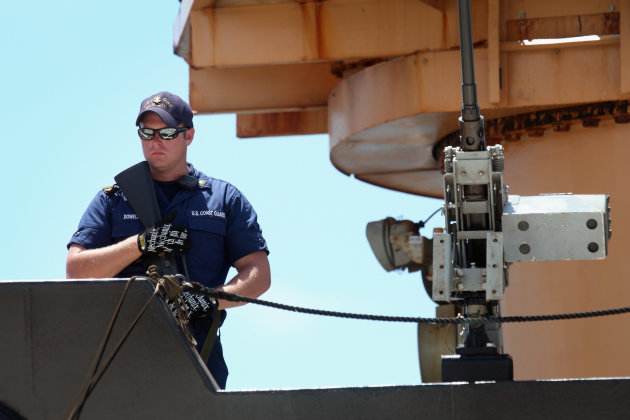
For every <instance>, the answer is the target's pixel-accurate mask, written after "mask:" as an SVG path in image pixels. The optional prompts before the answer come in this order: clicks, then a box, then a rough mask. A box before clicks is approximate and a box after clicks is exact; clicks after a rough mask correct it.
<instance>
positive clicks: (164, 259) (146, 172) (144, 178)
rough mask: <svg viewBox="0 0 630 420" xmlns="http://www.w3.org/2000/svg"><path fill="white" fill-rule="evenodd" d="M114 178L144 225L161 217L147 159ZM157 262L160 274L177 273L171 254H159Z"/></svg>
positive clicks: (152, 222) (146, 225) (150, 224)
mask: <svg viewBox="0 0 630 420" xmlns="http://www.w3.org/2000/svg"><path fill="white" fill-rule="evenodd" d="M114 180H115V181H116V184H117V185H118V186H119V187H120V189H121V190H122V192H123V194H125V197H126V198H127V201H128V202H129V205H130V206H131V208H132V209H133V210H134V211H135V212H136V215H137V216H138V218H139V219H140V221H141V222H142V224H143V225H144V227H147V228H148V227H149V226H152V225H153V224H154V223H155V222H157V221H159V220H160V219H162V214H161V212H160V206H159V204H158V201H157V196H156V195H155V186H154V185H153V177H151V170H150V169H149V164H148V163H147V161H142V162H140V163H136V164H135V165H133V166H131V167H129V168H127V169H125V170H124V171H122V172H121V173H119V174H118V175H116V176H115V177H114ZM157 262H158V266H159V267H160V272H161V273H162V274H177V264H176V263H175V258H174V257H173V256H161V257H160V258H159V260H158V261H157Z"/></svg>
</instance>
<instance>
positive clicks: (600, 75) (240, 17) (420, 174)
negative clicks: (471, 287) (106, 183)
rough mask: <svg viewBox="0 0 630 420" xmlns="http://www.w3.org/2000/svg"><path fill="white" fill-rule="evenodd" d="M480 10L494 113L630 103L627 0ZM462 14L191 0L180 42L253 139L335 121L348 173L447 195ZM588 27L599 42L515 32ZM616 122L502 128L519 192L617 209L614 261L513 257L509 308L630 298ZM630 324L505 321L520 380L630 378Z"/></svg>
mask: <svg viewBox="0 0 630 420" xmlns="http://www.w3.org/2000/svg"><path fill="white" fill-rule="evenodd" d="M471 9H472V27H473V42H474V43H475V53H474V54H475V75H476V79H477V86H478V89H477V93H478V100H479V105H480V107H481V112H482V114H483V115H484V117H485V118H486V121H491V120H493V119H495V118H499V117H508V116H513V115H517V114H523V113H526V112H532V111H536V110H549V109H555V108H562V107H571V106H574V105H579V104H588V103H598V102H603V101H624V100H630V0H556V1H548V0H472V6H471ZM457 22H458V17H457V1H456V0H425V1H420V0H326V1H294V0H216V2H215V1H210V0H203V1H202V0H182V6H181V9H180V14H179V15H178V17H177V20H176V24H175V50H176V52H177V53H178V54H180V55H182V57H183V58H184V59H186V60H187V62H188V63H189V64H190V66H191V68H190V96H191V104H192V106H193V108H194V109H195V110H196V111H197V112H198V113H218V112H237V113H239V117H238V133H239V135H241V136H245V137H250V136H269V135H285V134H308V133H316V132H317V133H319V132H322V131H323V130H324V129H327V130H328V133H329V135H330V159H331V161H332V163H333V164H334V165H335V167H337V168H338V169H339V170H340V171H341V172H343V173H346V174H354V175H355V176H356V178H358V179H360V180H362V181H365V182H369V183H372V184H375V185H379V186H382V187H385V188H390V189H395V190H399V191H405V192H409V193H411V194H419V195H426V196H433V197H440V196H441V195H442V177H441V171H440V162H439V161H438V160H436V159H435V158H434V155H433V150H434V146H435V145H436V143H438V142H439V141H440V140H441V139H443V138H444V137H445V136H447V135H449V134H450V133H452V132H454V131H456V130H457V118H458V116H459V114H460V108H461V66H460V58H459V50H458V42H459V38H458V24H457ZM593 34H595V35H600V39H599V40H595V41H579V42H572V43H556V44H548V45H523V43H521V42H520V40H525V39H530V38H541V37H544V38H565V37H569V36H576V35H593ZM324 114H327V122H326V123H325V124H324V123H323V121H322V118H323V116H324ZM616 118H617V121H618V123H615V121H614V120H613V118H612V117H611V118H604V119H600V118H596V119H593V118H591V119H586V120H584V121H580V122H581V123H580V122H578V121H574V122H559V123H558V124H555V125H554V126H553V127H552V128H551V129H541V128H536V129H531V130H529V131H527V130H525V131H522V132H516V131H514V132H509V133H506V134H505V135H504V136H503V139H499V140H502V141H503V142H504V145H505V148H506V151H505V154H506V183H507V184H508V185H510V187H511V190H510V192H511V193H512V194H520V195H535V194H539V193H542V192H547V193H549V192H569V191H570V192H573V193H604V194H609V195H610V196H611V203H612V208H613V219H614V222H613V231H614V234H613V239H612V242H611V245H610V255H609V258H608V259H606V260H604V261H597V262H596V261H592V262H571V263H569V262H557V263H542V262H539V263H528V264H524V263H517V264H514V265H513V267H512V268H511V270H510V286H509V287H508V288H507V292H506V298H505V301H504V314H506V315H517V314H545V313H557V312H571V311H584V310H591V309H604V308H610V307H615V306H626V305H627V304H628V303H627V301H626V300H624V299H625V296H628V292H630V290H628V288H629V287H630V286H629V285H630V282H628V280H626V279H625V277H624V273H625V270H624V266H623V262H624V258H625V249H626V248H627V247H625V246H624V245H623V243H624V242H623V238H625V237H627V236H628V233H630V232H627V231H628V229H630V227H628V226H624V225H625V223H623V215H625V214H627V213H629V212H630V196H629V195H628V193H627V191H626V188H625V187H626V186H625V183H626V181H625V179H626V177H625V173H624V171H623V169H624V168H625V166H627V163H626V162H625V154H624V153H623V150H625V143H626V142H627V139H628V138H630V124H623V122H624V121H626V120H628V119H629V118H628V116H627V115H626V116H624V115H617V116H616ZM519 138H520V141H512V142H510V141H509V140H510V139H511V140H516V139H519ZM392 210H393V211H394V210H395V209H392ZM615 215H619V216H615ZM616 238H620V239H616ZM626 323H627V316H626V317H624V316H620V317H611V318H606V319H593V320H580V321H562V322H553V323H551V322H550V323H537V324H519V325H508V326H506V327H505V337H504V338H505V339H504V342H505V349H506V351H507V352H508V353H510V354H512V355H513V356H514V361H515V375H516V377H517V378H520V379H525V378H558V377H593V376H628V375H630V364H628V363H627V361H626V359H627V356H626V355H627V354H628V353H629V351H630V339H628V338H626V336H627V334H626V333H625V328H624V327H625V324H626Z"/></svg>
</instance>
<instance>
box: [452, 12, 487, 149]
mask: <svg viewBox="0 0 630 420" xmlns="http://www.w3.org/2000/svg"><path fill="white" fill-rule="evenodd" d="M457 7H458V12H459V51H460V56H461V62H462V102H463V105H462V116H461V118H460V119H459V126H460V141H461V147H462V149H463V150H464V151H478V150H484V149H485V147H486V139H485V132H484V131H485V130H484V122H483V116H482V115H481V111H480V110H479V105H478V104H477V84H476V82H475V65H474V57H473V41H472V23H471V20H472V19H471V17H470V0H458V2H457Z"/></svg>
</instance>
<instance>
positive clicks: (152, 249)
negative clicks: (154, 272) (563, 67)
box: [138, 212, 191, 255]
mask: <svg viewBox="0 0 630 420" xmlns="http://www.w3.org/2000/svg"><path fill="white" fill-rule="evenodd" d="M176 215H177V212H173V213H171V214H169V215H168V216H167V217H165V218H164V219H162V220H160V221H158V222H155V224H154V225H153V226H151V227H149V228H147V229H146V230H145V231H144V232H142V233H141V234H140V235H138V249H139V250H140V252H142V254H143V255H160V254H183V253H184V252H186V251H188V250H189V249H190V248H191V244H190V232H189V231H188V229H187V228H185V227H184V226H179V225H174V224H172V223H171V222H172V221H173V219H175V216H176Z"/></svg>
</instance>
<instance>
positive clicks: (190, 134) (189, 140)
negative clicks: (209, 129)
mask: <svg viewBox="0 0 630 420" xmlns="http://www.w3.org/2000/svg"><path fill="white" fill-rule="evenodd" d="M184 134H185V135H186V136H185V139H186V146H190V143H192V141H193V138H194V137H195V129H194V128H191V129H189V130H186V131H184Z"/></svg>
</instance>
